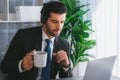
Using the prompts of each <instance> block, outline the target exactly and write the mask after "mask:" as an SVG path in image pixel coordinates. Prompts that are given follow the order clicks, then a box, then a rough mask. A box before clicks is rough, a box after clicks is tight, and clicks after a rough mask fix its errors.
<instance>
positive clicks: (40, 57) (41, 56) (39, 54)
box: [33, 51, 47, 68]
mask: <svg viewBox="0 0 120 80" xmlns="http://www.w3.org/2000/svg"><path fill="white" fill-rule="evenodd" d="M33 59H34V66H35V67H37V68H42V67H45V66H46V62H47V52H45V51H35V53H34V54H33Z"/></svg>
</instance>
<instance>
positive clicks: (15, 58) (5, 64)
mask: <svg viewBox="0 0 120 80" xmlns="http://www.w3.org/2000/svg"><path fill="white" fill-rule="evenodd" d="M22 41H23V39H22V37H21V32H20V30H19V31H18V32H17V33H16V34H15V36H14V38H13V39H12V41H11V43H10V45H9V48H8V50H7V52H6V54H5V56H4V58H3V60H2V62H1V71H2V72H3V73H5V74H8V73H18V72H19V70H18V64H19V61H20V60H21V57H20V56H21V53H23V49H22V48H23V42H22Z"/></svg>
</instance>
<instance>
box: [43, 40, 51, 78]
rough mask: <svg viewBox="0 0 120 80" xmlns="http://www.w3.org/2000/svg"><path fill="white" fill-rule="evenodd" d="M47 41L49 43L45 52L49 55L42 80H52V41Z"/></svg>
mask: <svg viewBox="0 0 120 80" xmlns="http://www.w3.org/2000/svg"><path fill="white" fill-rule="evenodd" d="M45 41H46V43H47V46H46V48H45V51H46V52H47V53H48V54H47V63H46V67H44V68H42V72H41V80H50V63H51V47H50V44H51V42H52V41H51V40H50V39H46V40H45Z"/></svg>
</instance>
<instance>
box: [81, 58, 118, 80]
mask: <svg viewBox="0 0 120 80" xmlns="http://www.w3.org/2000/svg"><path fill="white" fill-rule="evenodd" d="M115 59H116V56H111V57H105V58H101V59H96V60H92V61H89V62H88V64H87V68H86V72H85V76H84V78H83V80H110V78H111V74H112V70H113V66H114V63H115Z"/></svg>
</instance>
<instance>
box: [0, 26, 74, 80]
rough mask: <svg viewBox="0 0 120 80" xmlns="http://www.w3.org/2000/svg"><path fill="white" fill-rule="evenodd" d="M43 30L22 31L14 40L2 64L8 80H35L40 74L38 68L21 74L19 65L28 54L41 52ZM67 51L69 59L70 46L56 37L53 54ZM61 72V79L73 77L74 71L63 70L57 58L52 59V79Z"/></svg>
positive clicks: (35, 28)
mask: <svg viewBox="0 0 120 80" xmlns="http://www.w3.org/2000/svg"><path fill="white" fill-rule="evenodd" d="M41 40H42V28H41V27H34V28H27V29H20V30H18V32H17V33H16V35H15V36H14V38H13V39H12V41H11V43H10V45H9V48H8V50H7V52H6V55H5V57H4V59H3V60H2V62H1V71H2V72H3V73H5V74H8V77H7V79H8V80H35V79H36V77H37V74H38V68H35V67H33V68H32V69H31V70H30V71H25V72H22V73H21V72H19V69H18V64H19V62H20V60H22V59H23V58H24V56H25V55H26V53H28V52H30V51H32V50H33V49H36V50H41V42H42V41H41ZM59 50H65V51H66V52H67V55H68V57H69V55H70V46H69V44H68V42H67V41H65V40H63V39H62V38H60V37H56V38H55V41H54V49H53V52H57V51H59ZM58 72H59V77H60V78H64V77H71V76H72V70H71V68H69V70H68V71H66V72H65V71H64V70H63V66H62V65H61V64H58V63H57V62H56V58H55V57H54V56H53V57H52V62H51V72H50V73H51V75H50V78H51V79H55V77H56V74H57V73H58Z"/></svg>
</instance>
